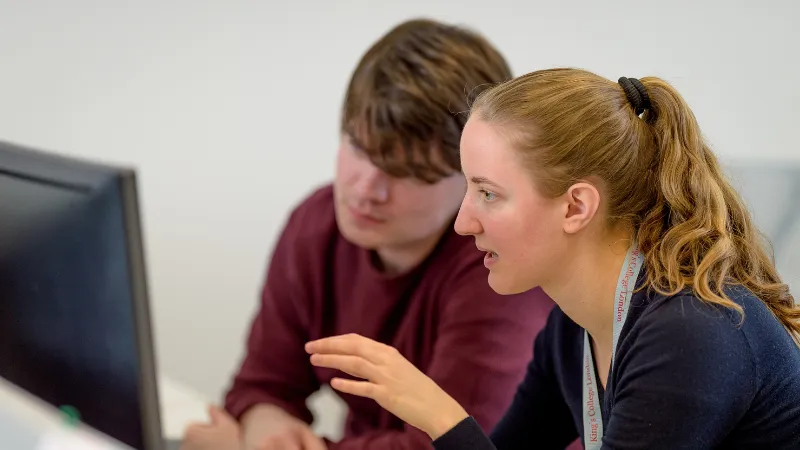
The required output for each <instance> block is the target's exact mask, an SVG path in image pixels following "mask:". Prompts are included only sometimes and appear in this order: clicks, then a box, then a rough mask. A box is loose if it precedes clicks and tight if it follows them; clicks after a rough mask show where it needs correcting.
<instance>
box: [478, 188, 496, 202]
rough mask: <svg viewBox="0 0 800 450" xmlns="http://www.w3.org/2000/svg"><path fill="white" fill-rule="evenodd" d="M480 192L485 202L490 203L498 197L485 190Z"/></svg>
mask: <svg viewBox="0 0 800 450" xmlns="http://www.w3.org/2000/svg"><path fill="white" fill-rule="evenodd" d="M480 192H481V196H483V200H485V201H487V202H490V201H492V200H494V199H495V198H496V197H497V196H496V195H494V194H493V193H491V192H489V191H485V190H483V189H481V191H480Z"/></svg>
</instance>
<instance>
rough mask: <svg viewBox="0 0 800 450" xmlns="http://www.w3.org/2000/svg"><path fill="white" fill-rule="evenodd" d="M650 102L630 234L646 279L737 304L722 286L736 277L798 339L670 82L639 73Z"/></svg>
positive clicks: (788, 298)
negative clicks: (651, 198)
mask: <svg viewBox="0 0 800 450" xmlns="http://www.w3.org/2000/svg"><path fill="white" fill-rule="evenodd" d="M641 84H642V85H643V86H644V89H645V90H646V92H647V95H648V96H649V101H650V105H649V106H650V108H649V109H647V110H646V111H645V112H644V114H643V116H642V119H643V120H644V121H645V122H646V123H648V124H649V125H650V129H651V130H652V134H653V138H654V140H655V152H656V154H655V156H654V158H653V159H652V161H653V164H654V167H653V176H654V178H655V180H654V181H655V185H656V191H657V193H656V200H655V204H654V205H651V208H649V212H648V213H647V214H646V215H645V217H643V220H642V222H641V225H640V227H639V231H638V239H639V243H640V246H641V249H642V252H643V253H644V255H645V258H646V260H647V265H648V266H649V267H650V268H652V269H651V270H648V278H649V282H650V285H651V286H654V287H656V289H657V290H658V291H660V292H661V293H664V294H676V293H677V292H679V291H681V290H682V289H684V288H686V287H687V286H688V287H691V288H692V289H693V290H694V291H695V293H696V295H697V296H698V297H700V298H701V299H702V300H704V301H707V302H710V303H714V304H718V305H721V306H725V307H729V308H732V309H734V310H736V311H737V312H739V313H740V315H741V316H742V319H744V311H743V310H742V308H741V307H740V306H739V305H738V304H736V303H734V302H733V301H731V299H730V298H729V297H728V296H727V295H726V294H725V292H724V289H723V288H724V285H726V284H731V283H733V284H739V285H742V286H744V287H746V288H747V289H749V290H750V291H751V292H752V293H753V294H754V295H755V296H757V297H758V298H759V299H761V301H763V302H764V303H765V304H766V305H767V307H769V309H770V310H771V311H772V313H773V314H774V315H775V316H776V317H777V318H778V320H779V321H780V322H781V323H782V324H783V326H784V327H786V329H787V330H789V332H790V334H792V337H793V338H794V339H795V341H797V342H798V344H800V307H799V306H798V305H796V304H795V301H794V298H793V297H792V295H791V294H790V293H789V289H788V286H787V285H786V284H784V283H783V282H782V281H781V279H780V277H779V275H778V273H777V270H776V268H775V265H774V263H773V259H772V258H771V257H770V255H769V254H768V253H767V251H766V248H767V245H766V241H765V239H763V237H762V236H761V235H760V234H759V232H758V231H757V228H756V227H755V225H754V223H753V220H752V219H751V217H750V214H749V212H748V210H747V208H746V207H745V204H744V202H743V200H742V199H741V197H740V196H739V195H738V193H737V192H736V190H735V189H734V188H733V187H732V186H731V185H730V184H729V183H728V181H727V180H726V179H725V177H724V175H723V174H722V171H721V169H720V164H719V162H718V161H717V158H716V157H715V156H714V154H713V153H712V152H711V150H710V149H709V148H708V146H707V145H706V143H705V142H704V140H703V138H702V136H701V134H700V129H699V127H698V125H697V121H696V119H695V117H694V115H693V114H692V111H691V110H690V109H689V107H688V105H687V104H686V103H685V102H684V100H683V98H681V96H680V94H678V92H677V91H675V89H673V88H672V87H671V86H670V85H669V84H668V83H666V82H665V81H663V80H661V79H658V78H643V79H642V80H641Z"/></svg>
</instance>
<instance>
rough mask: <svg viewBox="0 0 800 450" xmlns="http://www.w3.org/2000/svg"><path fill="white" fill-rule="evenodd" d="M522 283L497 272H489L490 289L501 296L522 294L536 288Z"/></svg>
mask: <svg viewBox="0 0 800 450" xmlns="http://www.w3.org/2000/svg"><path fill="white" fill-rule="evenodd" d="M520 281H521V280H514V279H511V278H509V277H504V276H502V275H500V274H498V273H496V272H491V271H490V272H489V287H491V288H492V290H493V291H495V292H497V293H498V294H500V295H514V294H521V293H523V292H526V291H529V290H531V289H533V288H534V286H529V285H528V283H521V282H520Z"/></svg>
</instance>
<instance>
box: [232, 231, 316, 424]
mask: <svg viewBox="0 0 800 450" xmlns="http://www.w3.org/2000/svg"><path fill="white" fill-rule="evenodd" d="M295 222H297V217H296V216H295V215H292V217H290V219H289V221H288V223H287V225H286V227H285V228H284V230H283V232H282V234H281V236H280V238H279V240H278V243H277V244H276V246H275V250H274V252H273V255H272V258H271V261H270V264H269V269H268V271H267V276H266V280H265V283H264V286H263V289H262V292H261V303H260V307H259V309H258V312H257V314H256V316H255V318H254V319H253V322H252V324H251V328H250V333H249V336H248V338H247V344H246V354H245V357H244V361H243V362H242V364H241V367H240V369H239V371H238V373H237V374H236V375H235V377H234V379H233V384H232V386H231V388H230V390H229V391H228V393H227V395H226V398H225V408H226V409H227V410H228V412H229V413H230V414H231V415H233V416H234V417H236V418H237V419H239V418H240V417H241V415H242V414H243V413H244V412H245V411H247V410H248V409H249V408H250V407H252V406H254V405H257V404H262V403H267V404H271V405H275V406H278V407H280V408H282V409H284V410H285V411H286V412H288V413H290V414H292V415H294V416H296V417H298V418H299V419H301V420H304V421H306V422H308V423H311V421H312V419H313V417H312V414H311V412H310V410H309V409H308V407H307V406H306V399H307V398H308V397H309V396H310V395H311V394H312V393H314V392H315V391H317V390H318V389H319V387H320V384H319V382H318V380H317V378H316V376H315V375H314V372H313V369H312V366H311V364H310V362H309V360H308V358H307V357H306V354H305V351H304V350H303V346H304V345H305V343H306V342H307V341H308V338H309V332H308V316H309V314H308V311H307V308H308V307H309V305H310V300H309V298H308V296H309V294H308V293H307V292H306V291H304V290H303V286H304V284H303V283H302V282H301V281H300V279H301V275H300V270H302V267H303V265H302V264H301V262H300V261H299V260H298V258H299V257H298V248H297V247H298V242H299V236H297V234H298V232H297V230H298V224H297V223H295Z"/></svg>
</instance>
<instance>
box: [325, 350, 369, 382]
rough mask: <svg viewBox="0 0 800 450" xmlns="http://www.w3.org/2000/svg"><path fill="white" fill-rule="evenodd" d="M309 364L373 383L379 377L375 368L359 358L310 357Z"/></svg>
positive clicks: (343, 356) (340, 356)
mask: <svg viewBox="0 0 800 450" xmlns="http://www.w3.org/2000/svg"><path fill="white" fill-rule="evenodd" d="M311 364H312V365H314V366H317V367H327V368H328V369H337V370H341V371H342V372H344V373H346V374H349V375H352V376H354V377H358V378H363V379H365V380H372V381H375V378H376V377H377V376H378V375H379V373H378V370H377V368H376V367H375V365H373V364H372V363H371V362H369V361H367V360H366V359H364V358H362V357H360V356H350V355H326V354H313V355H311Z"/></svg>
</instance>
